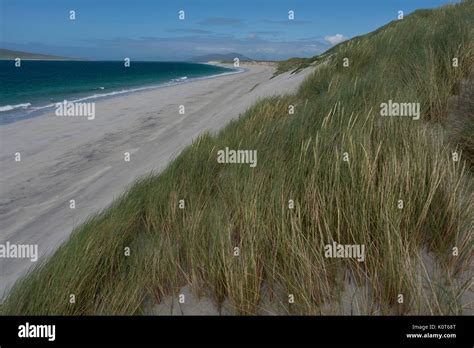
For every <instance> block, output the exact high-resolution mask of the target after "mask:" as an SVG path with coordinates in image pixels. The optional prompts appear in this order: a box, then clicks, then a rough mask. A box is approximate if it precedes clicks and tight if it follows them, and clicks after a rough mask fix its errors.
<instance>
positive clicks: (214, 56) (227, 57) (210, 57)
mask: <svg viewBox="0 0 474 348" xmlns="http://www.w3.org/2000/svg"><path fill="white" fill-rule="evenodd" d="M234 58H239V60H240V61H241V62H244V61H253V59H251V58H249V57H246V56H244V55H242V54H239V53H227V54H219V53H211V54H206V55H204V56H197V57H192V58H191V59H190V60H191V61H192V62H197V63H203V62H209V61H216V60H218V61H226V62H229V61H233V60H234Z"/></svg>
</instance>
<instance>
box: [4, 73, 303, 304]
mask: <svg viewBox="0 0 474 348" xmlns="http://www.w3.org/2000/svg"><path fill="white" fill-rule="evenodd" d="M242 68H244V69H245V70H244V71H242V72H241V73H233V74H223V75H219V76H215V77H213V78H203V79H195V80H194V81H187V82H186V83H180V84H176V85H173V86H162V87H166V88H154V89H150V90H144V91H138V92H133V93H130V94H124V95H120V96H115V97H114V98H102V99H99V100H97V102H96V104H97V113H96V115H97V116H96V118H95V119H94V120H87V119H86V118H82V117H56V116H54V113H52V112H47V113H45V114H44V115H42V116H40V117H35V118H29V119H25V120H20V121H17V122H14V123H10V124H6V125H3V126H1V127H0V135H1V136H0V139H1V143H2V155H1V156H0V167H1V168H2V175H1V178H0V187H1V191H2V199H1V200H0V216H1V218H0V231H2V232H1V235H0V243H6V242H7V241H8V242H10V243H16V244H36V245H38V253H39V255H38V257H39V259H40V261H41V260H44V258H45V257H47V256H48V255H50V254H51V253H52V252H54V251H55V250H56V249H57V247H59V246H60V245H61V243H62V242H64V241H65V240H67V238H68V237H69V235H70V233H71V231H72V229H73V228H74V227H75V226H77V225H79V224H80V223H82V222H84V221H85V220H86V219H87V218H88V217H89V216H91V215H92V214H94V213H97V212H98V211H100V210H102V209H104V208H106V207H107V206H108V205H109V204H110V203H111V202H112V201H113V200H114V199H116V198H117V197H119V196H120V195H121V194H122V193H123V191H124V190H125V189H126V188H127V187H128V186H129V185H130V184H132V183H133V182H134V181H135V180H136V179H137V178H139V177H141V176H143V175H145V174H148V173H150V172H159V171H161V170H163V169H164V168H165V167H166V166H167V165H168V163H169V162H170V161H171V160H172V159H173V158H175V157H176V156H177V155H178V154H179V153H180V152H181V151H182V150H183V149H184V148H185V147H186V146H187V145H189V144H191V143H192V141H193V140H194V139H196V137H198V136H199V135H200V134H202V133H203V132H205V131H210V132H215V131H217V130H219V129H221V128H222V127H224V126H225V125H227V124H228V123H229V121H231V120H232V119H235V118H237V117H238V116H239V115H240V114H241V113H243V112H244V111H245V110H247V108H249V107H250V106H251V105H253V104H254V103H255V101H257V100H258V99H260V98H263V97H267V96H271V95H280V94H284V93H292V92H294V91H296V89H297V87H298V86H299V85H300V83H301V82H302V81H303V79H304V78H305V77H306V76H308V75H309V74H310V73H311V71H312V68H311V69H306V70H304V71H302V72H300V73H298V74H295V75H290V74H289V73H287V74H282V75H279V76H277V77H275V78H273V79H271V78H272V76H273V73H274V70H275V68H274V67H273V66H267V65H246V64H242ZM179 105H185V107H186V112H185V114H184V115H181V114H179V113H178V107H179ZM16 152H20V153H21V156H22V158H21V162H14V154H15V153H16ZM125 152H128V153H129V154H130V156H131V160H130V162H125V161H124V153H125ZM71 199H74V200H75V204H76V207H75V209H70V206H69V202H70V200H71ZM33 265H35V263H32V262H31V261H30V260H27V259H5V260H2V269H1V270H0V271H1V275H2V284H1V285H0V296H1V297H3V298H4V296H5V295H6V292H7V291H8V290H9V288H10V287H11V286H12V285H13V283H14V282H15V281H16V280H17V279H18V278H19V277H21V276H22V275H23V274H25V272H26V271H27V270H28V269H30V268H31V266H33Z"/></svg>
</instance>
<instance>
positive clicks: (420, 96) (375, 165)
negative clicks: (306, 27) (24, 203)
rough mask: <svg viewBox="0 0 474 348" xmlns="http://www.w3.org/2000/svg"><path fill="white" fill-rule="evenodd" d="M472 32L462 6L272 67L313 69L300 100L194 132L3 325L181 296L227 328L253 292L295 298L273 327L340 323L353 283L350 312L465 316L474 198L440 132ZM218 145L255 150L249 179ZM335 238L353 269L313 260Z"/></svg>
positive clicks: (269, 102)
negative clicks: (410, 114) (333, 318)
mask: <svg viewBox="0 0 474 348" xmlns="http://www.w3.org/2000/svg"><path fill="white" fill-rule="evenodd" d="M473 21H474V3H473V2H472V1H465V2H463V3H461V4H458V5H452V6H445V7H442V8H440V9H436V10H429V11H417V12H415V13H414V14H412V15H410V16H407V17H406V18H405V19H404V20H401V21H395V22H392V23H390V24H388V25H386V26H385V27H383V28H381V29H379V30H377V31H375V32H373V33H370V34H368V35H366V36H361V37H358V38H355V39H353V40H350V41H347V42H344V43H342V44H340V45H338V46H337V47H335V48H334V49H332V50H331V51H330V52H328V53H327V54H325V55H323V56H321V57H316V58H314V59H312V60H311V61H307V62H303V63H302V60H293V61H290V62H286V63H283V65H282V66H281V67H280V69H279V72H281V71H284V70H298V68H299V64H305V65H304V66H307V65H310V64H320V65H318V66H317V67H316V68H315V72H314V73H313V74H312V75H311V76H310V77H309V78H308V79H307V80H306V81H305V82H304V83H303V84H302V85H301V87H300V89H299V91H298V92H297V93H296V94H295V95H287V96H282V97H278V98H275V97H274V98H267V99H264V100H261V101H260V102H258V103H256V104H255V105H254V106H252V107H251V108H250V109H249V110H248V111H247V112H246V113H245V114H243V115H242V116H241V117H240V118H239V119H238V120H236V121H233V122H231V123H230V124H229V125H228V126H227V127H226V128H225V129H223V130H222V131H220V132H219V133H218V134H217V135H210V134H203V135H202V136H201V137H199V138H198V139H197V140H196V141H194V143H193V144H192V145H191V146H189V147H188V148H187V149H185V151H183V153H182V154H181V155H180V156H179V157H178V158H177V159H176V160H174V161H173V162H172V163H171V164H170V165H169V166H168V168H167V169H166V170H165V171H163V172H162V173H160V174H150V175H149V176H146V177H144V178H142V179H141V180H139V181H137V182H136V183H135V184H134V185H133V186H132V187H131V188H130V189H129V190H128V192H127V193H126V194H124V195H123V196H122V197H121V198H120V199H118V200H116V201H115V202H114V203H113V204H112V205H111V206H110V207H109V208H108V209H106V210H105V211H103V212H101V213H99V214H97V215H96V216H94V217H92V218H91V219H89V220H88V221H87V222H85V223H84V224H82V225H81V226H79V227H78V228H76V229H75V231H74V232H73V234H72V235H71V237H70V239H69V241H67V242H66V243H65V244H64V245H62V246H61V247H60V248H59V249H58V250H57V251H56V252H55V253H54V255H53V256H52V257H51V258H50V259H49V260H47V261H45V262H44V263H42V264H41V265H39V266H38V267H37V269H36V270H34V271H33V272H31V273H29V274H28V275H27V276H26V277H24V278H23V279H21V280H20V281H18V282H17V283H16V285H15V286H14V288H13V289H12V291H11V292H10V294H9V296H8V297H7V299H6V301H5V302H4V304H3V305H2V306H1V312H2V314H33V315H35V314H43V315H46V314H66V315H88V314H143V313H145V312H146V310H147V308H145V302H146V299H147V298H150V297H151V298H153V300H154V301H155V302H159V301H161V300H162V299H163V298H164V297H166V296H175V295H176V292H177V291H178V290H179V289H180V288H181V287H182V286H184V285H186V284H192V287H193V289H194V290H195V291H197V292H200V293H201V294H206V295H207V296H210V297H211V298H212V299H213V300H214V301H215V302H216V303H218V304H221V303H222V302H223V301H227V302H228V303H230V305H231V306H232V308H233V309H234V311H235V313H236V314H258V313H260V309H261V303H262V300H263V289H264V288H271V289H279V291H278V292H275V293H278V294H280V295H282V296H283V297H282V298H280V299H279V300H281V301H282V302H284V303H287V302H288V301H287V297H288V296H289V295H292V297H293V299H294V303H291V304H289V303H287V304H286V307H285V310H284V313H289V314H328V313H331V314H337V313H345V314H347V311H345V310H342V309H334V308H340V307H337V305H336V304H337V303H339V302H340V301H341V299H342V298H343V297H344V296H343V294H344V292H345V291H347V289H348V287H349V284H351V286H353V287H354V286H355V288H358V289H363V291H362V293H363V294H364V295H363V298H365V302H364V303H365V304H364V305H363V306H360V307H359V308H358V310H357V311H358V313H363V314H460V313H463V312H465V311H466V308H463V306H464V304H463V303H462V301H461V300H460V299H461V298H462V292H463V291H464V290H465V289H466V284H465V282H463V281H462V279H465V275H466V273H467V274H468V275H472V273H471V272H472V229H471V228H472V226H471V220H470V219H472V214H473V209H472V203H473V195H472V192H473V184H472V177H471V174H470V172H469V170H468V167H467V164H466V162H465V161H464V160H463V156H462V148H460V147H459V146H458V145H457V144H456V143H455V142H453V141H451V139H450V137H449V136H447V134H448V133H447V132H446V131H445V125H444V123H445V121H446V106H447V102H448V98H449V96H450V95H451V94H452V93H453V89H454V88H455V85H456V83H457V82H458V81H459V80H460V79H462V78H463V77H466V76H467V72H468V69H469V67H470V65H471V64H472V59H473V52H474V51H473V46H472V43H473V41H474V40H473V27H474V26H473ZM453 57H457V58H458V59H459V67H457V68H454V67H453V66H452V59H453ZM344 58H348V59H349V67H344V66H343V65H342V62H343V59H344ZM304 66H303V67H304ZM388 100H394V101H400V102H407V103H408V102H417V103H420V106H421V119H420V120H418V121H414V120H412V119H410V118H397V117H393V118H390V117H381V116H380V104H381V103H383V102H387V101H388ZM290 104H291V105H294V106H295V113H294V114H292V115H289V114H288V106H289V105H290ZM225 147H229V148H233V149H254V150H257V153H258V165H257V166H256V168H250V167H249V166H248V165H229V164H219V163H217V161H216V157H217V151H218V150H220V149H224V148H225ZM456 151H458V152H459V154H460V160H459V161H457V162H455V161H453V159H452V153H453V152H456ZM343 157H345V158H346V159H347V161H344V160H343ZM181 199H184V201H185V209H179V208H178V205H179V201H180V200H181ZM289 200H292V201H293V202H294V208H293V209H289ZM400 201H402V202H403V208H402V209H400V207H399V203H400ZM333 241H337V242H338V243H341V244H363V245H365V250H366V254H365V261H364V262H357V261H356V260H354V259H336V258H332V259H331V258H326V257H324V250H323V247H324V245H325V244H330V243H332V242H333ZM126 247H129V248H130V256H124V248H126ZM235 247H238V248H239V252H240V256H237V257H236V256H234V250H235V249H234V248H235ZM453 248H457V250H458V253H457V254H456V255H457V256H454V255H453V250H454V249H453ZM436 269H437V271H436ZM71 294H74V295H75V298H76V303H75V304H71V303H70V302H69V299H70V295H71ZM278 294H277V295H278ZM400 294H401V295H403V303H400V301H399V300H400ZM277 295H276V296H277Z"/></svg>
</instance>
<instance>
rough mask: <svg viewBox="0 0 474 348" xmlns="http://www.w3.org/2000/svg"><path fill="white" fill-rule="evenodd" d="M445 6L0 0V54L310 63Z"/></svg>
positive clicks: (334, 0)
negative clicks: (230, 57)
mask: <svg viewBox="0 0 474 348" xmlns="http://www.w3.org/2000/svg"><path fill="white" fill-rule="evenodd" d="M453 2H457V1H456V0H0V47H1V48H7V49H12V50H19V51H27V52H33V53H43V54H53V55H60V56H66V57H76V58H85V59H97V60H110V59H123V58H124V57H129V58H131V59H132V60H187V59H189V58H190V57H195V56H200V55H206V54H213V53H234V52H236V53H240V54H243V55H245V56H248V57H250V58H252V59H271V60H279V59H287V58H290V57H311V56H314V55H317V54H320V53H322V52H324V51H325V50H327V49H328V48H330V47H332V46H333V45H335V44H337V43H339V42H341V41H343V40H345V39H349V38H352V37H354V36H357V35H362V34H365V33H368V32H370V31H373V30H375V29H377V28H378V27H380V26H382V25H384V24H386V23H388V22H390V21H392V20H396V19H397V16H398V11H400V10H401V11H403V12H404V14H405V15H407V14H409V13H410V12H412V11H414V10H416V9H420V8H433V7H438V6H441V5H443V4H446V3H453ZM71 10H73V11H75V17H76V18H75V20H70V11H71ZM180 11H184V16H185V17H184V20H181V19H180V18H179V12H180ZM289 11H294V19H293V20H289V18H288V12H289Z"/></svg>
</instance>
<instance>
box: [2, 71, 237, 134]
mask: <svg viewBox="0 0 474 348" xmlns="http://www.w3.org/2000/svg"><path fill="white" fill-rule="evenodd" d="M204 64H207V63H204ZM208 65H215V66H219V67H223V68H226V69H232V71H227V72H223V73H217V74H212V75H207V76H200V77H191V78H187V77H186V78H185V79H183V78H175V79H171V80H169V81H166V82H157V83H156V84H145V85H136V86H123V87H121V88H115V89H113V90H110V91H107V92H105V93H94V94H90V95H86V94H85V92H82V95H80V94H78V95H75V96H71V97H72V98H71V99H68V100H67V101H69V102H72V103H77V102H84V101H94V100H102V99H109V98H115V97H119V96H126V95H129V94H132V93H137V92H142V91H148V90H154V89H158V88H164V87H170V86H175V85H179V84H184V83H189V82H193V81H199V80H205V79H212V78H216V77H220V76H226V75H233V74H239V73H242V72H245V69H242V68H235V67H233V66H232V65H229V64H212V63H211V64H208ZM60 102H62V100H61V101H60ZM56 104H57V103H51V102H50V103H47V104H46V105H41V106H37V105H35V106H32V105H31V103H30V102H28V101H24V102H22V103H19V104H15V105H9V104H8V105H2V106H0V117H1V118H0V127H1V126H2V125H6V124H10V123H14V122H17V121H20V120H26V119H30V118H34V117H38V116H42V115H44V114H47V113H48V112H49V111H50V110H52V109H53V108H54V107H55V106H56Z"/></svg>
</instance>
